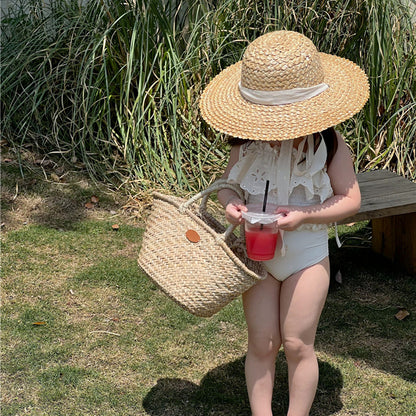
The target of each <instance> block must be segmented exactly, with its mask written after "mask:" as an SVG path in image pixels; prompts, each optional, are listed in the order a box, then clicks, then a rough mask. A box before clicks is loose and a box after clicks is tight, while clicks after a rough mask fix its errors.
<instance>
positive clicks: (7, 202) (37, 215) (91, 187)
mask: <svg viewBox="0 0 416 416" xmlns="http://www.w3.org/2000/svg"><path fill="white" fill-rule="evenodd" d="M23 168H24V169H23V170H24V174H25V175H24V176H22V175H21V171H20V168H19V165H18V163H17V162H8V163H3V164H2V166H1V175H2V189H1V197H2V207H1V215H2V227H3V226H4V229H5V230H6V231H8V230H13V229H16V228H20V227H22V226H24V225H27V224H37V225H43V226H46V227H49V228H54V229H60V230H65V231H69V230H73V228H74V226H75V225H76V224H78V223H79V222H81V221H83V220H84V219H86V218H88V216H89V215H90V213H92V212H93V211H94V210H98V209H99V208H100V207H101V208H106V207H107V208H108V207H109V206H114V201H112V200H111V198H110V197H109V196H108V195H107V192H106V191H104V189H99V188H100V186H99V185H98V184H93V183H92V182H91V181H90V180H87V179H85V175H83V174H82V172H78V173H71V174H70V175H65V174H63V175H62V180H60V179H59V178H58V175H56V174H55V173H54V170H53V169H52V167H49V165H48V167H47V168H44V169H43V170H42V169H41V167H39V166H36V165H34V164H31V165H28V164H25V165H24V166H23ZM69 176H70V179H68V177H69ZM101 188H103V187H101ZM93 195H96V196H99V202H98V203H97V204H91V209H87V208H86V206H85V204H86V203H87V202H90V201H91V197H92V196H93Z"/></svg>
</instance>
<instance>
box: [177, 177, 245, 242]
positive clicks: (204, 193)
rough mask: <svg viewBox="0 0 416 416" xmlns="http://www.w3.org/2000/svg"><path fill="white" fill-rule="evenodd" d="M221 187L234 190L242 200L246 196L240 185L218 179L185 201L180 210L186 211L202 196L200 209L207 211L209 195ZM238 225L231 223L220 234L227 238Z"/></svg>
mask: <svg viewBox="0 0 416 416" xmlns="http://www.w3.org/2000/svg"><path fill="white" fill-rule="evenodd" d="M221 189H231V190H232V191H234V192H235V193H236V194H237V195H238V196H239V198H240V199H241V200H242V201H244V199H245V198H244V193H243V191H242V190H241V188H240V187H239V186H238V185H234V184H232V183H228V182H227V180H226V179H217V180H216V181H215V182H214V183H212V184H211V185H210V186H208V188H206V189H204V190H202V191H201V192H199V193H197V194H196V195H194V196H193V197H192V198H190V199H188V201H186V202H184V203H183V204H182V205H181V206H180V207H179V211H180V212H183V211H185V210H186V209H187V208H188V207H189V206H190V205H191V204H193V203H194V202H196V201H197V200H198V199H201V198H202V201H201V205H200V211H201V212H206V211H207V203H208V199H209V196H210V195H211V194H212V193H213V192H217V191H219V190H221ZM236 227H237V226H236V225H233V224H230V225H229V226H228V227H227V229H226V230H225V232H224V234H219V236H221V238H222V239H224V240H225V239H226V238H227V237H229V236H230V235H231V234H232V233H233V231H234V230H235V228H236Z"/></svg>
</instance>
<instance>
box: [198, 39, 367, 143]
mask: <svg viewBox="0 0 416 416" xmlns="http://www.w3.org/2000/svg"><path fill="white" fill-rule="evenodd" d="M299 92H300V95H299ZM242 94H244V97H243V95H242ZM368 97H369V83H368V78H367V76H366V74H365V72H364V71H363V70H362V69H361V68H360V67H359V66H358V65H356V64H355V63H353V62H351V61H349V60H347V59H344V58H340V57H338V56H335V55H329V54H326V53H322V52H318V51H317V49H316V47H315V46H314V44H313V43H312V41H311V40H310V39H308V38H307V37H305V36H304V35H302V34H300V33H297V32H291V31H275V32H270V33H267V34H265V35H263V36H260V37H259V38H257V39H256V40H254V41H253V42H252V43H251V44H250V45H249V46H248V47H247V49H246V51H245V53H244V55H243V59H242V61H240V62H237V63H236V64H234V65H231V66H229V67H228V68H226V69H224V70H223V71H222V72H220V74H218V75H217V76H216V77H215V78H214V79H213V80H212V81H211V82H210V83H209V84H208V86H207V87H206V88H205V90H204V92H203V93H202V95H201V98H200V102H199V106H200V110H201V115H202V117H203V118H204V119H205V121H206V122H207V123H208V124H210V125H211V126H212V127H213V128H215V129H216V130H219V131H220V132H222V133H226V134H228V135H230V136H233V137H238V138H242V139H250V140H289V139H294V138H297V137H302V136H306V135H308V134H312V133H316V132H319V131H323V130H325V129H327V128H329V127H332V126H335V125H337V124H339V123H341V122H343V121H345V120H347V119H349V118H351V117H352V116H353V115H354V114H356V113H357V112H358V111H360V110H361V108H362V107H363V106H364V105H365V103H366V101H367V100H368ZM282 102H283V103H282Z"/></svg>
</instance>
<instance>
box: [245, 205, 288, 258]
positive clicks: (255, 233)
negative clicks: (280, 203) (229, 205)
mask: <svg viewBox="0 0 416 416" xmlns="http://www.w3.org/2000/svg"><path fill="white" fill-rule="evenodd" d="M247 208H248V211H247V212H243V213H242V215H243V218H244V220H245V224H244V230H245V235H246V248H247V256H248V258H250V259H252V260H256V261H264V260H271V259H272V258H273V257H274V253H275V250H276V246H277V241H278V238H279V227H278V223H277V220H278V219H279V217H281V216H282V215H281V214H275V213H274V211H275V210H276V208H277V206H276V205H268V206H267V209H266V212H263V210H262V206H261V205H251V204H249V205H247Z"/></svg>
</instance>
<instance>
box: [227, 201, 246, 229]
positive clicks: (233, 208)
mask: <svg viewBox="0 0 416 416" xmlns="http://www.w3.org/2000/svg"><path fill="white" fill-rule="evenodd" d="M243 211H244V212H247V207H246V206H245V205H244V202H243V201H242V200H241V199H239V198H232V199H230V200H229V201H228V202H227V205H226V207H225V218H226V219H227V221H228V222H229V223H230V224H233V225H238V224H241V222H242V221H243V216H242V212H243Z"/></svg>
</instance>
